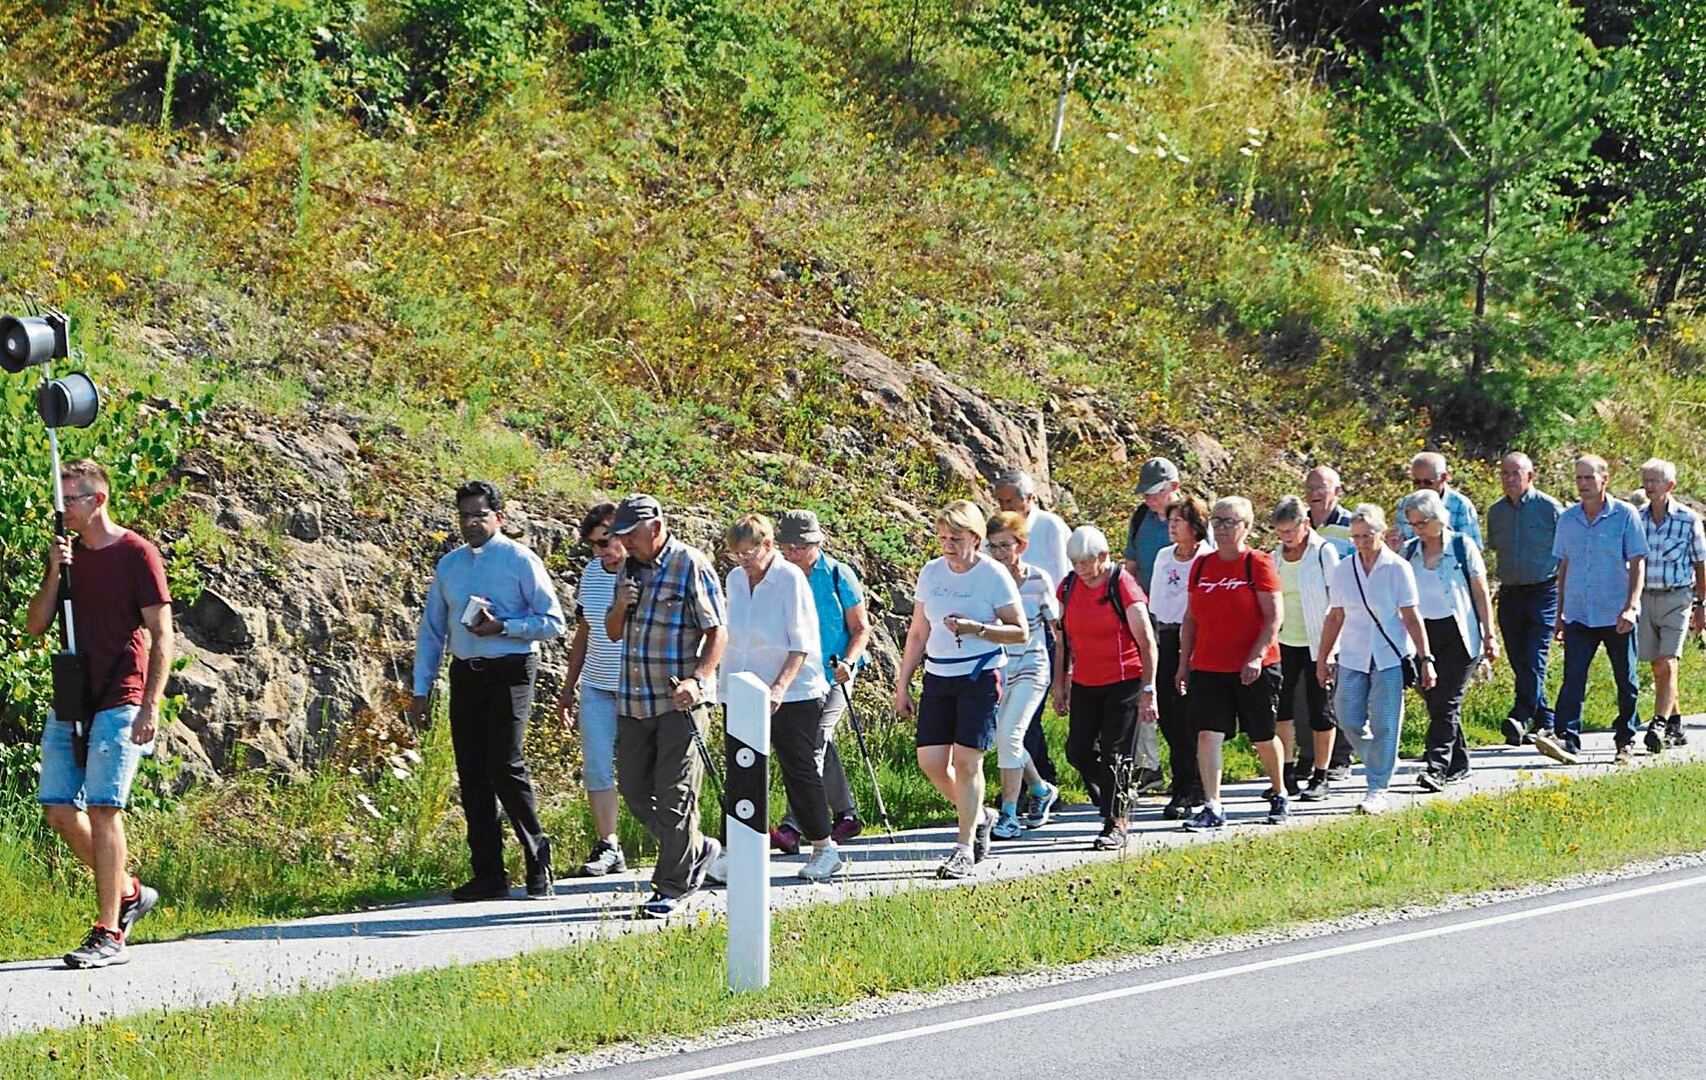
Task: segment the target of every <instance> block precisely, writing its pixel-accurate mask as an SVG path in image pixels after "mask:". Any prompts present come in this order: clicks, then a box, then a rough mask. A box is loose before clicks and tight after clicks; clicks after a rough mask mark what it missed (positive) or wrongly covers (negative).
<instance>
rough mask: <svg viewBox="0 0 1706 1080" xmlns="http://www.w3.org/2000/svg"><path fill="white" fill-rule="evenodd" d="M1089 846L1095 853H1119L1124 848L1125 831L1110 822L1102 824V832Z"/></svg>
mask: <svg viewBox="0 0 1706 1080" xmlns="http://www.w3.org/2000/svg"><path fill="white" fill-rule="evenodd" d="M1090 846H1091V847H1092V848H1094V849H1095V850H1097V851H1119V850H1121V849H1122V848H1124V847H1125V830H1124V829H1122V828H1120V827H1119V826H1118V825H1116V824H1114V823H1113V822H1111V821H1107V822H1103V823H1102V831H1101V833H1100V834H1098V835H1097V837H1096V839H1094V840H1092V841H1090Z"/></svg>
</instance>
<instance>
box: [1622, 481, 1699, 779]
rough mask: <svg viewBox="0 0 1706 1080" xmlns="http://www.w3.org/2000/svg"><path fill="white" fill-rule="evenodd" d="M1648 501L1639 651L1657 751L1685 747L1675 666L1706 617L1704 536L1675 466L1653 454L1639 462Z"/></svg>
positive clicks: (1650, 738) (1649, 738)
mask: <svg viewBox="0 0 1706 1080" xmlns="http://www.w3.org/2000/svg"><path fill="white" fill-rule="evenodd" d="M1641 487H1642V488H1643V489H1644V490H1645V491H1646V493H1647V505H1646V506H1643V507H1642V508H1641V524H1642V526H1643V527H1644V528H1645V529H1646V531H1647V577H1646V581H1645V582H1644V583H1643V586H1642V590H1641V621H1640V622H1639V623H1637V624H1636V628H1635V629H1636V637H1635V652H1636V656H1637V658H1638V659H1641V660H1645V661H1647V662H1648V663H1650V664H1652V665H1653V719H1652V722H1651V723H1649V724H1648V725H1647V734H1646V739H1645V742H1646V746H1647V749H1648V750H1649V751H1650V752H1652V753H1655V754H1656V753H1659V752H1660V751H1661V750H1663V749H1664V747H1665V744H1666V743H1669V744H1670V745H1672V746H1682V745H1684V744H1686V743H1687V742H1688V738H1687V736H1685V735H1684V734H1683V733H1682V713H1681V710H1680V709H1679V708H1678V706H1677V694H1676V665H1677V660H1678V659H1680V658H1681V656H1682V643H1683V641H1684V640H1685V639H1686V638H1687V636H1688V634H1689V633H1696V634H1698V633H1700V630H1701V626H1702V623H1703V616H1706V535H1703V534H1702V532H1701V525H1700V515H1699V514H1696V513H1695V512H1694V511H1692V510H1690V509H1689V508H1688V507H1686V506H1683V505H1682V504H1681V503H1679V502H1678V501H1677V500H1676V499H1674V498H1672V497H1671V493H1672V492H1674V491H1675V490H1676V466H1675V465H1673V464H1671V463H1670V462H1668V461H1665V460H1663V459H1662V458H1653V459H1652V460H1651V461H1648V462H1647V463H1646V464H1645V465H1642V466H1641Z"/></svg>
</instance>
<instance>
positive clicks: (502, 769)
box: [450, 653, 545, 879]
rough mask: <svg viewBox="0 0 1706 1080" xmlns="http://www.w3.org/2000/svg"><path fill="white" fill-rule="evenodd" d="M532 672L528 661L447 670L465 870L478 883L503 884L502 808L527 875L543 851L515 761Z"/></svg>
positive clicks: (525, 656) (464, 663) (532, 803)
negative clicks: (500, 881)
mask: <svg viewBox="0 0 1706 1080" xmlns="http://www.w3.org/2000/svg"><path fill="white" fill-rule="evenodd" d="M538 671H539V658H538V656H537V655H535V654H533V653H522V654H518V655H515V656H502V657H496V658H493V659H487V660H452V661H451V662H450V742H451V745H452V747H453V748H454V749H455V751H456V779H457V783H458V785H459V786H460V787H461V789H462V816H463V817H464V818H466V819H467V822H468V855H469V862H470V863H471V864H472V867H473V870H474V876H475V877H477V878H487V879H490V878H501V877H505V876H506V875H505V872H504V859H503V829H502V827H501V826H500V825H499V823H498V808H499V807H500V806H501V807H502V808H503V812H504V813H505V814H507V815H508V816H509V823H510V825H511V826H512V827H514V829H515V838H516V840H517V842H519V843H520V844H521V850H522V854H523V855H524V856H525V857H526V860H527V870H528V872H529V873H531V872H532V871H533V870H534V868H535V867H536V866H537V865H538V862H539V855H540V852H541V851H542V850H543V847H544V844H545V830H544V828H543V827H542V826H541V825H540V824H539V803H538V800H537V799H536V798H535V796H534V794H533V777H532V776H531V775H530V774H529V773H528V771H527V762H526V760H524V759H523V758H522V756H521V744H522V740H523V739H524V738H525V737H526V735H527V721H528V718H529V717H530V716H531V715H532V713H533V677H534V676H535V675H536V674H538Z"/></svg>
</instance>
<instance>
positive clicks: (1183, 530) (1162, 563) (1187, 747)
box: [1149, 495, 1214, 821]
mask: <svg viewBox="0 0 1706 1080" xmlns="http://www.w3.org/2000/svg"><path fill="white" fill-rule="evenodd" d="M1167 537H1168V539H1170V540H1172V541H1173V543H1172V545H1171V546H1169V547H1164V548H1162V549H1161V551H1160V553H1159V554H1157V555H1156V556H1155V571H1154V573H1152V574H1150V576H1149V615H1150V617H1151V618H1152V619H1153V620H1154V621H1155V668H1156V671H1155V688H1156V700H1155V706H1156V709H1157V710H1158V711H1159V712H1160V714H1161V723H1160V725H1159V726H1160V728H1161V737H1162V738H1164V739H1166V740H1167V757H1168V760H1169V761H1170V762H1171V763H1172V767H1173V785H1172V789H1171V791H1170V792H1169V794H1170V795H1171V798H1169V799H1168V800H1167V805H1166V806H1165V807H1163V808H1162V810H1161V816H1162V817H1164V818H1166V819H1167V820H1168V821H1176V820H1179V819H1182V818H1188V817H1190V816H1191V815H1192V814H1194V813H1196V812H1197V808H1198V807H1200V806H1201V805H1202V777H1201V776H1199V775H1198V774H1197V740H1196V736H1194V735H1192V734H1191V730H1190V716H1189V714H1188V713H1187V711H1186V709H1185V702H1184V700H1183V699H1182V698H1180V696H1179V689H1178V687H1177V686H1176V685H1174V683H1175V681H1176V680H1177V678H1178V674H1179V626H1180V624H1181V623H1183V622H1184V621H1185V607H1186V606H1187V604H1188V603H1189V601H1190V584H1191V564H1192V563H1194V562H1196V561H1197V558H1198V556H1201V555H1205V554H1207V553H1208V552H1210V551H1213V550H1214V545H1213V544H1211V543H1209V542H1208V505H1207V504H1206V503H1204V502H1203V501H1202V500H1201V499H1199V498H1197V497H1196V496H1194V495H1187V496H1186V497H1184V498H1183V499H1180V500H1179V501H1178V502H1176V503H1174V504H1173V505H1172V506H1170V507H1168V508H1167Z"/></svg>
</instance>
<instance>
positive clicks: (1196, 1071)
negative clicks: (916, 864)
mask: <svg viewBox="0 0 1706 1080" xmlns="http://www.w3.org/2000/svg"><path fill="white" fill-rule="evenodd" d="M591 1075H595V1076H610V1077H652V1078H662V1077H668V1078H670V1080H688V1078H690V1077H693V1078H697V1077H710V1076H737V1077H742V1078H750V1080H778V1078H782V1077H798V1078H810V1080H822V1078H824V1077H864V1078H877V1077H880V1078H882V1080H904V1078H910V1077H918V1078H920V1080H923V1078H928V1080H949V1078H954V1077H976V1078H979V1080H987V1078H988V1077H991V1076H1012V1077H1024V1078H1026V1080H1030V1078H1033V1077H1072V1078H1074V1080H1103V1078H1108V1080H1114V1078H1120V1080H1123V1078H1126V1077H1139V1076H1155V1077H1168V1078H1171V1080H1184V1078H1189V1077H1216V1078H1222V1077H1236V1078H1239V1080H1254V1078H1259V1077H1286V1078H1288V1080H1292V1078H1300V1077H1309V1078H1328V1077H1380V1078H1382V1080H1400V1078H1408V1077H1416V1078H1422V1077H1427V1078H1432V1080H1437V1078H1441V1077H1482V1076H1533V1077H1546V1078H1548V1080H1555V1078H1559V1077H1621V1078H1627V1080H1634V1078H1641V1077H1663V1078H1667V1080H1670V1078H1680V1077H1696V1076H1706V874H1703V873H1701V871H1700V870H1699V869H1697V868H1696V869H1690V870H1686V871H1681V872H1677V873H1673V874H1665V875H1655V876H1653V877H1645V878H1635V879H1630V880H1628V881H1624V882H1619V883H1614V884H1611V885H1606V886H1599V887H1594V888H1586V889H1579V890H1574V891H1570V892H1558V893H1550V894H1547V895H1544V896H1540V897H1536V898H1534V899H1531V900H1523V901H1513V902H1511V903H1508V904H1500V905H1494V906H1489V907H1483V908H1477V909H1474V910H1470V911H1462V912H1454V913H1451V914H1448V915H1441V916H1436V917H1430V918H1425V919H1418V920H1414V921H1409V922H1402V923H1397V924H1388V925H1386V926H1381V927H1375V928H1371V929H1367V930H1360V931H1354V932H1347V933H1344V934H1338V935H1333V936H1331V937H1318V938H1312V939H1309V940H1306V941H1297V942H1290V943H1287V944H1284V945H1278V946H1273V947H1271V948H1263V949H1255V950H1251V951H1249V952H1243V953H1237V954H1232V955H1224V956H1218V957H1213V958H1210V959H1205V960H1202V961H1195V962H1186V963H1181V964H1177V965H1173V966H1169V967H1164V968H1151V969H1147V970H1143V971H1137V972H1131V973H1127V974H1121V975H1115V976H1109V977H1105V978H1098V979H1091V980H1086V981H1084V982H1081V983H1070V984H1065V985H1060V986H1054V987H1049V988H1047V989H1044V990H1039V991H1036V992H1026V993H1015V994H1007V995H1002V996H999V997H996V998H992V999H986V1000H982V1001H976V1002H966V1003H960V1004H956V1005H951V1006H944V1007H942V1008H937V1009H927V1010H922V1011H918V1012H914V1013H908V1014H903V1015H898V1016H888V1017H883V1018H880V1019H875V1020H870V1021H862V1022H856V1023H850V1024H846V1025H842V1026H837V1027H829V1028H822V1029H817V1030H813V1031H809V1032H803V1033H801V1034H799V1035H794V1036H782V1037H778V1038H771V1039H765V1040H761V1041H755V1042H749V1043H745V1044H742V1045H737V1046H733V1047H719V1048H717V1049H714V1050H708V1051H703V1052H699V1053H693V1054H681V1055H675V1056H672V1057H669V1058H667V1059H659V1060H654V1061H649V1062H642V1063H638V1064H635V1065H628V1066H621V1067H617V1068H612V1069H606V1070H603V1071H600V1072H597V1073H594V1074H591Z"/></svg>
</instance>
